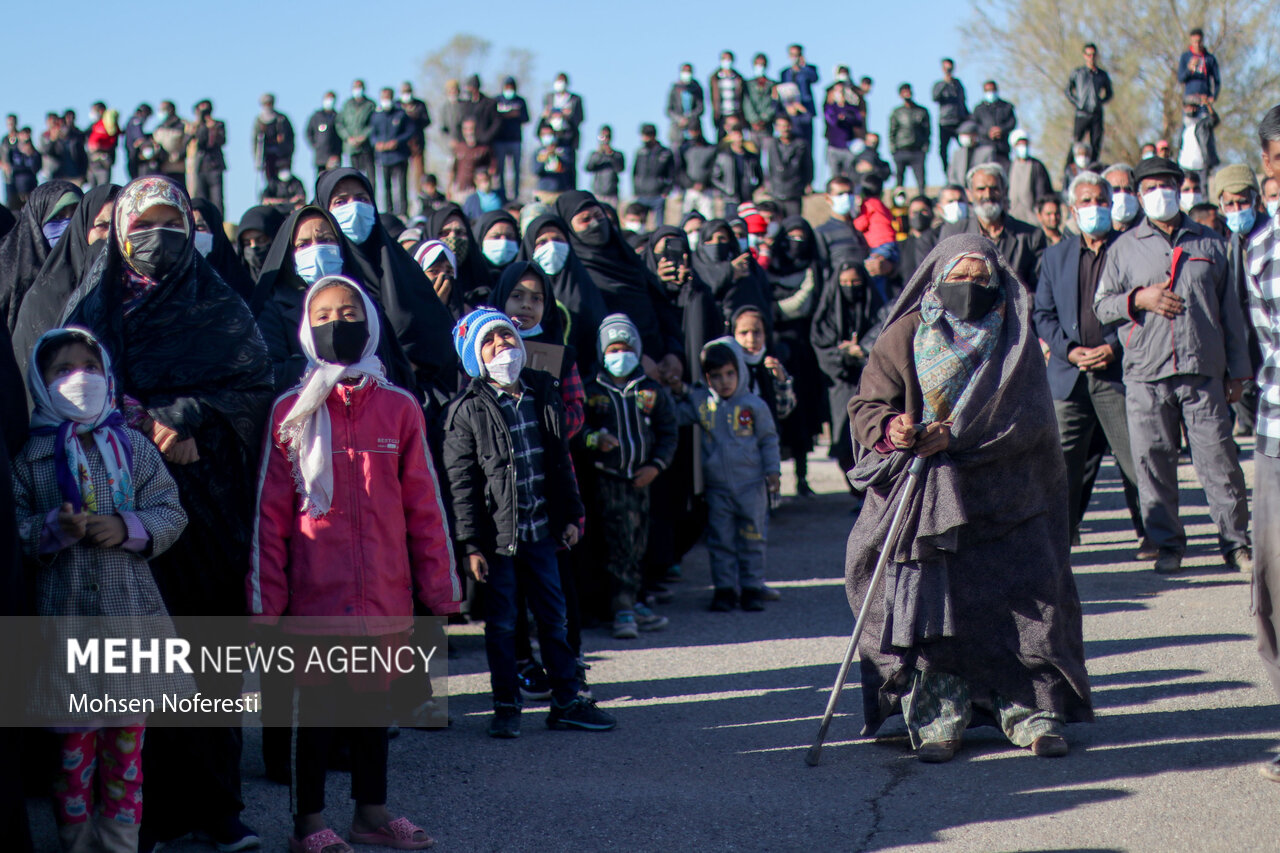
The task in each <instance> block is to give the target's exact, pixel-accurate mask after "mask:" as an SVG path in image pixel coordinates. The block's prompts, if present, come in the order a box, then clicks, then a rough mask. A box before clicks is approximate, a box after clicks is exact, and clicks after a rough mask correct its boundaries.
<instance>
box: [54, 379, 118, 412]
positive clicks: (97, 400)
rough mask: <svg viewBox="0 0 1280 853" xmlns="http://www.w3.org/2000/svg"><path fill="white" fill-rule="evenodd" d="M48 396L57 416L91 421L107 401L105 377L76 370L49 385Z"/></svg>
mask: <svg viewBox="0 0 1280 853" xmlns="http://www.w3.org/2000/svg"><path fill="white" fill-rule="evenodd" d="M49 398H50V399H51V400H52V401H53V411H54V413H55V414H56V415H57V416H58V417H60V418H66V419H67V420H69V421H75V422H76V423H81V424H87V423H91V422H93V421H94V420H96V419H97V418H98V416H99V415H101V414H102V409H103V407H104V406H105V405H106V403H107V378H106V377H105V376H103V375H102V374H101V373H89V372H87V371H84V370H77V371H76V372H75V373H69V374H67V375H66V376H63V377H61V378H60V379H58V380H57V381H55V382H54V383H53V384H52V385H50V386H49Z"/></svg>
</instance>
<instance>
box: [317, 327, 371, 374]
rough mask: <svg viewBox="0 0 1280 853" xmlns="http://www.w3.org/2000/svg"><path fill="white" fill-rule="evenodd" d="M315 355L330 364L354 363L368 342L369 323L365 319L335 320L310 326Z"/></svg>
mask: <svg viewBox="0 0 1280 853" xmlns="http://www.w3.org/2000/svg"><path fill="white" fill-rule="evenodd" d="M311 339H312V340H313V341H315V345H316V356H317V357H318V358H319V359H320V360H321V361H327V362H329V363H330V364H355V363H356V362H357V361H359V360H360V356H361V355H362V354H363V353H364V345H365V344H366V343H368V342H369V324H368V322H367V321H365V320H354V321H351V320H336V321H334V322H332V323H325V324H324V325H323V326H312V327H311Z"/></svg>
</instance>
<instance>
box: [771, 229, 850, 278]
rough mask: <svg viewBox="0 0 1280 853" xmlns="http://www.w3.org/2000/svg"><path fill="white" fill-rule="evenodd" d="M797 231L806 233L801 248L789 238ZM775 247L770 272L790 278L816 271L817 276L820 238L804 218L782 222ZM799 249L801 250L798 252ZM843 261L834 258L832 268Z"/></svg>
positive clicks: (774, 243)
mask: <svg viewBox="0 0 1280 853" xmlns="http://www.w3.org/2000/svg"><path fill="white" fill-rule="evenodd" d="M796 230H799V231H803V232H804V241H803V243H801V244H800V246H799V247H794V246H792V244H791V237H790V236H789V235H790V234H791V232H792V231H796ZM773 246H774V248H773V252H772V253H771V254H770V255H769V272H771V273H773V274H774V275H776V276H789V275H794V274H795V273H798V272H804V271H805V270H808V269H814V271H815V274H816V272H817V270H816V268H815V264H817V263H818V238H817V235H815V234H814V233H813V227H812V226H811V225H809V223H808V222H806V221H805V219H804V217H802V216H788V217H787V218H786V219H784V220H782V226H781V227H780V228H779V230H778V237H777V239H775V240H774V241H773ZM797 248H799V251H798V252H797ZM842 260H844V259H842V258H833V259H832V266H838V265H839V264H840V262H841V261H842ZM855 260H857V259H856V258H855Z"/></svg>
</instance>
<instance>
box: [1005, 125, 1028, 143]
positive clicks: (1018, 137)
mask: <svg viewBox="0 0 1280 853" xmlns="http://www.w3.org/2000/svg"><path fill="white" fill-rule="evenodd" d="M1026 141H1027V132H1026V131H1025V130H1023V129H1022V128H1018V129H1017V130H1015V131H1014V132H1013V133H1011V134H1009V144H1010V145H1017V144H1018V143H1019V142H1026Z"/></svg>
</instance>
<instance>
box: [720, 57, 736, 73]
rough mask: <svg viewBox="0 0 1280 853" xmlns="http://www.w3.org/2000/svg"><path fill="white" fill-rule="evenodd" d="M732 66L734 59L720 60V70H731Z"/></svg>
mask: <svg viewBox="0 0 1280 853" xmlns="http://www.w3.org/2000/svg"><path fill="white" fill-rule="evenodd" d="M732 67H733V60H732V59H722V60H720V70H722V71H728V70H729V69H730V68H732Z"/></svg>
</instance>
